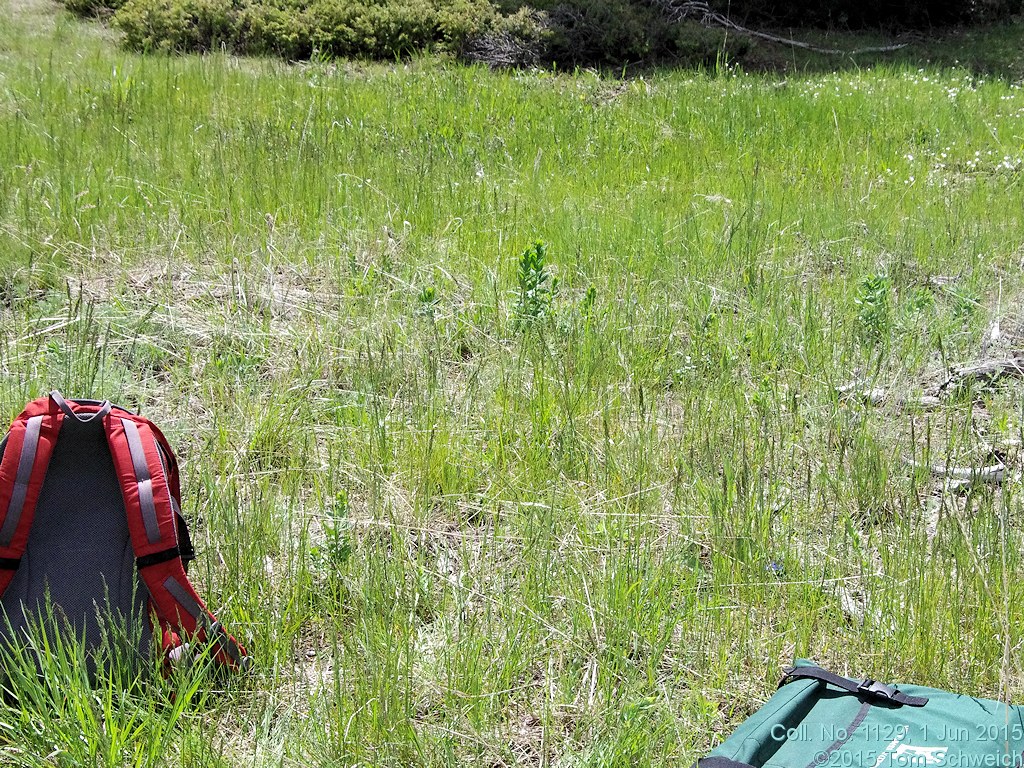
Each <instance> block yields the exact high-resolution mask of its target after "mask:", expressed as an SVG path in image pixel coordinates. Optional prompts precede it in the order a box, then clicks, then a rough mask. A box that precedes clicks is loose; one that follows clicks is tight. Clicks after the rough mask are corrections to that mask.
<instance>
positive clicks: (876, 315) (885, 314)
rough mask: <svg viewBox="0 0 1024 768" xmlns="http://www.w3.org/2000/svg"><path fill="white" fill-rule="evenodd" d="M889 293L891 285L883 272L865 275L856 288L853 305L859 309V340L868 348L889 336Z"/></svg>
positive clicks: (890, 320) (890, 321)
mask: <svg viewBox="0 0 1024 768" xmlns="http://www.w3.org/2000/svg"><path fill="white" fill-rule="evenodd" d="M890 293H891V283H890V281H889V277H888V276H887V275H886V274H885V273H883V272H879V273H876V274H872V275H867V276H866V277H864V278H863V279H862V280H861V281H860V284H859V285H858V286H857V297H856V298H855V299H854V303H855V304H856V305H857V306H858V307H859V310H858V312H857V321H858V329H859V332H860V336H861V340H862V341H864V342H865V343H867V344H868V345H870V346H874V345H875V344H878V343H880V342H882V341H883V340H885V338H886V337H887V336H888V335H889V330H890V326H891V323H892V319H891V317H890V312H889V294H890Z"/></svg>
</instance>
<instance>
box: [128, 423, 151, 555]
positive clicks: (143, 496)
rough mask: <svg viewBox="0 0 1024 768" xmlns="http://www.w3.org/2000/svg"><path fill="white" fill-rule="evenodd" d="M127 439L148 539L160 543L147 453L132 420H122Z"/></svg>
mask: <svg viewBox="0 0 1024 768" xmlns="http://www.w3.org/2000/svg"><path fill="white" fill-rule="evenodd" d="M121 425H122V426H123V427H124V434H125V437H126V438H127V439H128V451H129V453H131V455H132V467H133V468H134V470H135V482H136V483H138V485H139V505H140V506H141V507H142V522H143V523H144V524H145V526H146V538H147V539H149V543H150V544H155V543H156V542H158V541H160V524H159V523H158V522H157V519H156V505H155V504H154V503H153V478H152V477H150V475H149V465H148V464H146V452H145V450H144V449H143V447H142V438H141V437H140V436H139V428H138V427H137V426H135V422H134V421H132V420H131V419H121Z"/></svg>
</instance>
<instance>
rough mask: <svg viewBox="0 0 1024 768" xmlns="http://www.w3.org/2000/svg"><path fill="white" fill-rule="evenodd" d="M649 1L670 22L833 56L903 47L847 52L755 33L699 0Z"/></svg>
mask: <svg viewBox="0 0 1024 768" xmlns="http://www.w3.org/2000/svg"><path fill="white" fill-rule="evenodd" d="M651 3H652V4H653V5H654V6H655V7H657V8H660V9H661V10H662V11H663V12H664V13H665V14H666V15H667V16H668V17H669V19H670V20H672V21H674V22H680V21H684V20H686V19H694V20H695V21H697V22H698V23H699V24H701V25H703V26H705V27H712V26H717V27H722V28H724V29H729V30H732V31H733V32H736V33H738V34H741V35H747V36H749V37H757V38H760V39H761V40H768V41H769V42H772V43H781V44H782V45H789V46H792V47H793V48H802V49H803V50H805V51H813V52H814V53H825V54H829V55H833V56H856V55H857V54H860V53H888V52H891V51H898V50H899V49H900V48H905V47H906V43H899V44H897V45H882V46H878V47H873V48H857V49H854V50H851V51H847V50H842V49H840V48H821V47H819V46H817V45H811V44H810V43H805V42H803V41H802V40H793V39H792V38H789V37H779V36H778V35H771V34H768V33H767V32H758V31H757V30H754V29H747V28H746V27H742V26H740V25H739V24H737V23H736V22H734V21H733V20H732V19H730V18H728V17H727V16H723V15H722V14H720V13H719V12H718V11H715V10H713V9H712V8H711V6H709V5H708V4H707V3H705V2H700V0H651Z"/></svg>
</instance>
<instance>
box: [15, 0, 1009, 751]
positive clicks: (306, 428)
mask: <svg viewBox="0 0 1024 768" xmlns="http://www.w3.org/2000/svg"><path fill="white" fill-rule="evenodd" d="M0 18H3V19H4V21H2V22H0V420H3V421H5V422H6V421H9V420H10V419H11V418H13V417H14V416H15V415H16V414H17V413H18V412H19V411H20V409H21V407H22V406H23V405H24V403H25V402H26V401H27V400H29V399H31V398H33V397H36V396H39V395H40V394H42V393H45V392H46V391H48V390H49V389H51V388H54V387H56V388H59V389H61V390H62V391H63V392H64V394H65V395H67V396H80V397H85V396H99V397H109V398H110V399H112V400H114V401H115V402H118V403H120V404H122V405H125V406H128V407H134V408H138V409H140V410H141V411H142V413H144V414H145V415H147V416H149V417H150V418H152V419H153V420H154V421H155V422H156V423H157V424H159V425H160V426H162V427H163V428H164V430H165V432H167V434H168V437H169V438H170V440H171V442H172V444H173V445H175V446H176V447H177V449H178V450H179V453H180V458H181V461H182V465H183V485H184V493H185V497H186V498H185V504H184V507H185V512H186V515H187V516H188V517H189V519H190V521H191V523H192V527H193V537H194V539H195V541H196V544H197V550H198V551H199V559H198V560H197V561H196V563H195V564H194V565H193V575H194V579H195V581H196V582H197V584H198V585H200V588H201V591H202V593H203V594H204V595H205V596H206V597H207V602H208V603H209V605H210V607H211V608H212V609H213V610H214V612H216V613H217V614H218V617H219V618H220V619H221V620H222V621H223V622H224V624H225V626H227V627H228V628H230V629H231V630H232V631H233V632H234V634H236V636H238V637H239V639H240V640H241V641H242V642H243V643H244V644H245V645H246V646H248V647H249V648H250V650H251V651H252V653H253V654H254V656H255V658H256V668H255V671H254V672H253V673H252V674H251V675H250V676H248V677H246V678H242V679H235V680H233V681H231V682H230V683H229V684H227V685H221V683H220V682H217V681H208V680H204V679H202V678H201V677H197V676H196V675H188V674H184V675H182V676H181V679H174V680H171V681H167V682H164V683H153V684H148V685H145V686H143V687H141V688H139V687H134V688H131V687H130V686H127V685H126V684H125V682H124V681H123V680H120V679H117V678H114V679H111V680H107V681H105V682H104V683H103V684H101V685H100V686H99V687H98V688H97V689H91V688H90V687H89V686H88V684H87V683H86V682H85V680H84V679H83V677H82V674H81V672H80V669H79V668H78V666H77V665H75V664H74V663H62V662H61V661H60V659H59V658H58V659H56V660H55V661H54V663H53V668H52V669H51V670H50V674H49V676H48V677H47V679H46V681H45V682H44V683H40V682H37V681H36V680H35V679H34V678H33V677H32V676H28V677H27V678H26V679H25V680H24V681H23V682H22V685H23V686H24V688H23V690H21V691H20V694H21V697H22V701H21V705H20V706H19V707H10V706H8V707H6V708H3V709H0V760H2V761H3V762H4V763H5V764H12V765H25V766H85V765H89V766H92V765H102V766H125V765H132V766H136V765H137V766H150V765H152V766H157V765H161V766H162V765H180V766H197V767H198V766H204V767H206V766H305V765H315V766H356V765H365V766H370V765H374V766H410V765H416V766H449V765H467V766H469V765H473V766H512V765H526V766H557V767H559V768H566V767H568V766H674V765H679V766H688V765H690V764H691V763H692V761H693V760H694V759H695V758H696V757H698V756H700V755H702V754H703V753H704V752H706V751H707V750H708V749H710V747H711V746H713V745H714V744H715V743H717V741H718V740H720V739H721V738H723V736H724V735H725V734H727V733H728V732H729V731H730V730H731V729H732V728H733V727H734V726H735V725H736V724H737V723H738V722H740V721H741V720H742V719H744V718H745V717H746V716H747V715H749V714H750V713H751V712H753V711H754V710H755V709H756V708H757V707H758V706H759V705H760V704H761V703H762V702H763V701H764V700H765V699H766V698H767V697H768V695H770V693H771V691H772V690H773V689H774V687H775V683H776V682H777V679H778V677H779V674H780V669H781V667H782V666H783V665H784V664H786V663H788V662H789V661H790V660H791V659H792V658H793V657H794V656H795V655H798V656H810V657H813V658H815V659H817V660H818V661H820V662H822V663H823V664H825V665H828V666H831V667H832V668H833V669H835V670H836V671H839V672H843V673H847V674H850V675H854V676H865V675H870V676H872V677H876V678H878V679H883V680H889V679H891V680H897V681H898V680H904V681H913V682H917V683H922V684H930V685H936V686H941V687H948V688H956V689H958V690H961V691H963V692H969V693H974V694H976V695H981V696H991V697H1003V698H1007V699H1010V700H1015V701H1017V702H1024V664H1022V658H1024V656H1022V653H1024V651H1022V644H1024V621H1022V619H1024V581H1022V575H1024V555H1022V545H1024V514H1022V507H1021V491H1022V487H1021V479H1020V475H1019V469H1020V464H1021V462H1020V455H1021V449H1020V445H1021V440H1022V436H1024V399H1022V391H1024V390H1022V388H1021V385H1020V384H1019V383H1017V382H1015V381H1013V380H1004V381H999V382H996V384H995V385H993V386H989V387H982V386H980V385H974V384H968V385H966V386H963V387H954V388H947V389H946V390H944V391H943V392H942V395H941V397H940V398H939V400H938V401H937V402H931V401H928V402H926V403H921V402H919V401H918V398H919V396H920V395H921V394H922V393H926V394H927V393H929V392H932V391H933V390H934V388H935V387H936V386H937V385H939V384H941V383H942V382H943V381H944V379H945V378H946V375H947V371H948V370H950V369H951V368H953V367H955V366H958V365H963V364H966V363H970V362H974V361H977V360H980V359H984V358H1001V357H1006V356H1008V355H1009V354H1010V352H1011V350H1013V349H1015V348H1019V347H1021V346H1024V310H1022V306H1024V305H1022V297H1024V186H1022V181H1024V91H1022V90H1021V87H1020V85H1019V84H1018V83H1014V82H1012V81H1008V80H1005V79H999V78H991V77H986V76H981V75H979V74H976V73H972V72H971V71H969V70H966V69H956V68H949V69H938V68H932V67H929V66H927V65H925V64H922V65H920V66H916V65H913V64H898V65H896V64H891V65H886V66H879V67H875V68H865V69H857V68H847V69H843V70H842V71H839V72H835V73H827V72H826V73H817V74H807V75H800V74H794V73H789V74H787V75H785V76H782V75H777V76H772V75H754V74H744V73H743V72H740V71H738V70H737V69H735V68H730V67H729V66H722V67H720V68H719V69H718V70H717V71H715V72H692V71H664V72H657V73H650V74H646V75H644V76H643V77H634V78H631V79H627V80H621V79H616V78H612V77H602V76H598V75H596V74H594V73H591V72H586V71H583V72H579V73H577V74H574V75H570V74H552V73H550V72H510V73H496V72H491V71H488V70H486V69H483V68H471V67H465V66H459V65H454V64H451V63H446V62H445V61H442V60H432V59H425V60H413V61H410V62H406V63H397V64H391V65H379V64H363V63H348V62H337V63H330V62H322V63H310V64H302V65H287V64H284V63H282V62H278V61H271V60H259V59H236V58H231V57H227V56H223V55H209V56H203V57H191V56H189V57H184V56H183V57H167V56H151V57H147V56H139V55H134V54H128V53H125V52H124V51H122V50H121V49H119V48H118V47H117V45H116V40H115V39H114V37H113V34H112V33H110V32H109V31H107V30H105V29H104V28H103V27H102V26H100V25H97V24H90V23H83V22H80V21H76V20H74V19H72V18H71V17H70V16H69V15H68V14H66V13H65V12H63V11H59V10H58V9H57V7H56V6H52V5H50V4H49V3H48V2H46V0H0ZM538 241H539V242H540V243H542V246H541V247H539V248H538V247H537V245H536V243H537V242H538ZM851 383H854V385H855V386H854V390H855V391H854V392H853V396H850V397H841V396H839V395H838V394H837V388H839V387H844V386H846V385H848V384H851ZM876 389H877V390H885V396H884V397H883V396H880V395H879V396H877V397H870V398H863V397H859V396H858V395H857V393H858V392H860V391H867V390H876ZM993 456H999V457H1001V458H1002V459H1003V460H1005V462H1006V464H1007V466H1008V468H1009V470H1010V471H1009V473H1008V475H1009V476H1008V478H1007V480H1006V481H1005V482H1004V483H1002V484H1001V485H998V486H997V485H993V484H978V485H975V486H970V487H954V485H953V484H951V483H948V482H945V481H944V480H943V479H942V478H941V477H938V476H936V475H933V474H932V473H931V472H929V471H928V468H927V465H946V464H948V465H956V466H960V467H982V466H986V465H990V464H992V463H993V461H994V460H995V459H993V458H992V457H993ZM913 462H916V464H914V463H913ZM126 689H127V690H126ZM172 694H174V695H172Z"/></svg>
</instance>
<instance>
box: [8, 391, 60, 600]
mask: <svg viewBox="0 0 1024 768" xmlns="http://www.w3.org/2000/svg"><path fill="white" fill-rule="evenodd" d="M63 418H64V414H63V413H62V412H61V411H60V409H59V408H58V407H57V405H56V402H55V401H54V400H53V399H52V398H50V397H41V398H39V399H38V400H33V401H32V402H31V403H29V404H28V405H27V406H26V407H25V410H24V411H22V413H21V415H20V416H18V418H16V419H15V420H14V423H13V424H12V425H11V431H10V432H9V433H8V435H7V438H6V446H5V448H4V454H3V460H0V596H2V595H3V593H4V592H6V591H7V587H8V586H10V583H11V581H12V580H13V579H14V574H15V572H16V571H17V570H18V566H19V565H20V564H21V556H22V555H23V554H25V547H26V545H27V544H28V534H29V531H30V530H31V529H32V519H33V518H34V517H35V513H36V503H37V502H38V501H39V492H40V491H41V490H42V488H43V481H44V480H45V479H46V469H47V467H48V466H49V464H50V457H51V456H52V455H53V447H54V446H55V445H56V444H57V437H58V435H59V434H60V426H61V420H62V419H63Z"/></svg>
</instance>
